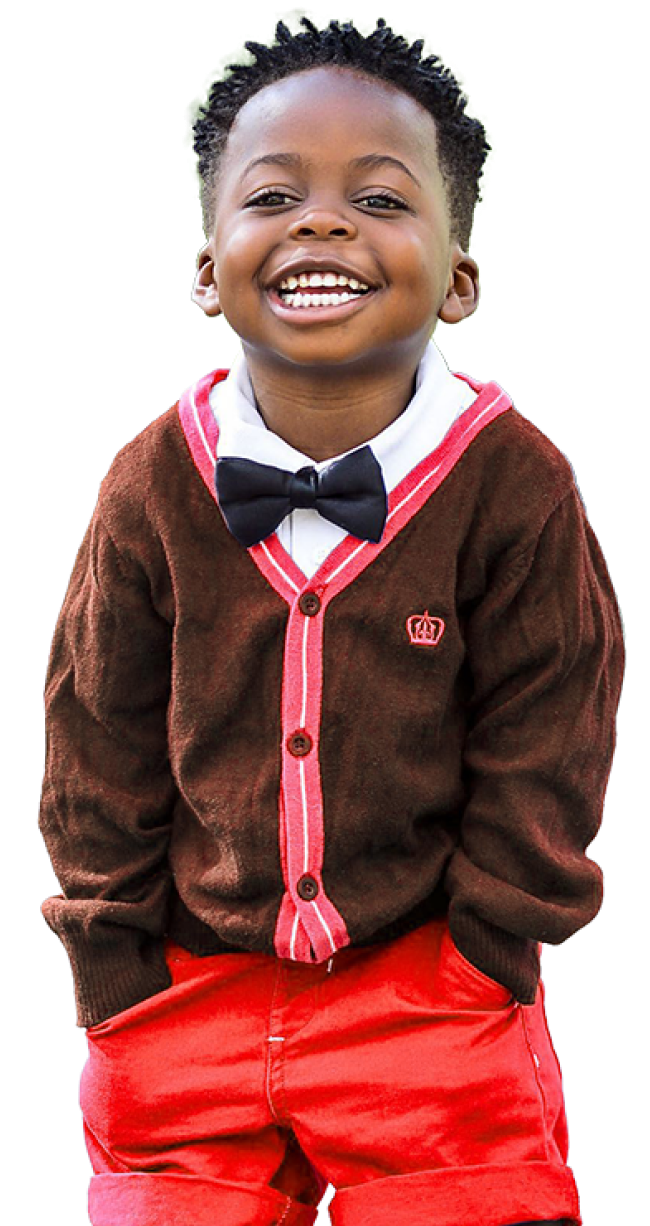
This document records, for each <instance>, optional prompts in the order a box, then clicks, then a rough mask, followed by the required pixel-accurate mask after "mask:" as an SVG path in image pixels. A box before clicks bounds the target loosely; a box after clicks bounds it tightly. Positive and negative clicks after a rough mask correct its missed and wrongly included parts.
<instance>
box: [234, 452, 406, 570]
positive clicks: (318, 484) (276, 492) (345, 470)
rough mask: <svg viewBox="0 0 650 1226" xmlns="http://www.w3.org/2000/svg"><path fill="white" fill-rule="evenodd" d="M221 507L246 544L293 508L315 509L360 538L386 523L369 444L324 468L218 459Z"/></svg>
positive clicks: (376, 533) (372, 536)
mask: <svg viewBox="0 0 650 1226" xmlns="http://www.w3.org/2000/svg"><path fill="white" fill-rule="evenodd" d="M215 485H216V489H217V497H218V499H219V506H220V507H221V511H222V513H223V517H224V519H225V521H226V524H227V525H228V527H229V529H230V531H231V532H232V534H233V536H234V537H236V538H237V540H238V541H240V542H241V544H242V545H245V546H246V548H247V549H248V548H250V546H251V545H256V544H257V543H258V541H263V540H264V539H265V538H266V537H267V536H270V535H271V533H272V532H275V529H276V528H277V526H278V524H280V523H282V520H283V519H284V518H285V517H286V516H287V515H289V514H290V512H291V511H293V510H295V509H296V508H297V507H313V508H314V509H315V510H316V511H318V513H319V515H322V516H323V518H324V519H328V520H329V521H330V523H332V524H338V526H339V528H344V529H345V530H346V532H351V533H352V535H353V536H358V537H359V538H360V539H361V540H364V541H375V542H376V541H379V540H380V539H381V534H382V532H383V530H384V524H385V523H386V513H387V503H386V488H385V486H384V479H383V477H382V472H381V468H380V466H379V464H378V462H377V460H376V459H375V456H374V455H373V453H372V451H371V449H370V447H360V448H359V450H358V451H352V452H350V454H349V455H346V456H343V459H341V460H336V461H335V462H334V463H333V464H330V466H329V468H326V469H324V470H323V472H321V473H318V472H316V469H315V468H311V467H307V468H301V469H300V470H299V471H298V472H297V473H291V472H285V471H284V469H282V468H274V467H272V465H270V464H258V463H257V461H256V460H241V459H238V458H236V457H230V456H224V457H223V458H222V459H219V460H217V467H216V472H215Z"/></svg>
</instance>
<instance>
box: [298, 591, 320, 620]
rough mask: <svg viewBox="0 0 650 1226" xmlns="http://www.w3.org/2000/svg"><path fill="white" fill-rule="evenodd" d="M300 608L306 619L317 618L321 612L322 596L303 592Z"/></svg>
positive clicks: (299, 603)
mask: <svg viewBox="0 0 650 1226" xmlns="http://www.w3.org/2000/svg"><path fill="white" fill-rule="evenodd" d="M298 608H299V609H300V612H301V613H304V615H305V617H315V616H316V614H317V613H320V610H321V600H320V596H318V595H317V594H316V592H303V594H302V596H301V597H300V600H299V601H298Z"/></svg>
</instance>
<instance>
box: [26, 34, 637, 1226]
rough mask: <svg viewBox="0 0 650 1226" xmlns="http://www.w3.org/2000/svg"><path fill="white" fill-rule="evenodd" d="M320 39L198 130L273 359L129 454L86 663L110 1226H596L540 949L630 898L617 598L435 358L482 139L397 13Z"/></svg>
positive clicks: (223, 103)
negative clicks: (607, 888) (620, 803)
mask: <svg viewBox="0 0 650 1226" xmlns="http://www.w3.org/2000/svg"><path fill="white" fill-rule="evenodd" d="M303 26H304V29H303V30H302V31H301V32H300V33H298V34H296V35H293V34H291V33H290V32H289V31H288V30H287V29H286V27H285V26H284V25H282V24H280V25H278V27H277V31H276V42H275V43H274V44H273V46H272V47H270V48H269V47H261V46H258V45H254V44H249V45H248V49H249V50H250V51H251V52H252V55H253V62H252V63H250V64H248V65H246V66H239V67H235V68H233V69H231V70H230V71H229V73H228V74H227V75H226V76H225V78H224V80H222V81H219V82H217V83H216V84H215V85H214V86H213V88H212V91H211V93H210V97H209V99H208V102H207V105H206V106H205V107H204V108H203V109H202V111H201V113H200V115H199V118H198V120H197V123H196V127H195V133H196V149H197V152H198V154H199V170H200V175H201V179H202V199H203V208H204V218H205V228H206V234H207V243H206V245H205V247H204V248H203V250H202V252H201V254H200V257H199V266H198V274H197V278H196V283H195V290H194V294H195V299H196V301H197V302H198V303H199V305H200V306H201V307H202V308H203V310H204V311H205V312H206V313H207V314H208V315H211V316H214V315H218V314H219V313H220V312H223V313H224V315H225V316H226V318H227V319H228V321H229V323H230V324H231V326H232V327H233V328H234V329H235V331H236V332H237V333H238V334H239V336H240V338H241V342H242V350H243V353H242V358H241V361H240V362H239V363H237V364H236V365H235V367H234V368H233V369H232V370H231V371H230V373H229V374H228V375H227V377H226V372H224V371H217V372H215V373H212V374H210V375H208V376H206V377H205V378H203V379H200V380H199V382H198V383H197V384H196V385H195V386H194V387H193V388H191V389H190V390H189V391H188V392H187V393H185V395H184V396H183V397H182V398H181V400H180V402H179V404H178V405H177V406H175V407H174V409H172V410H170V411H169V412H168V413H166V414H165V415H164V416H163V417H161V418H160V419H159V420H158V421H156V422H154V423H153V424H152V425H151V426H150V427H149V428H148V429H147V430H145V431H144V432H143V434H141V435H140V436H139V437H138V438H137V439H136V440H135V441H134V442H132V443H131V444H129V446H127V447H126V448H125V449H124V450H123V451H122V452H121V453H120V454H119V456H118V457H117V459H116V460H115V462H114V464H113V466H112V468H111V470H110V472H109V474H108V476H107V478H106V480H105V482H104V483H103V485H102V490H101V493H100V497H99V502H98V506H97V509H96V512H95V515H94V517H93V520H92V523H91V525H90V528H89V530H88V533H87V535H86V538H85V540H84V543H83V545H82V548H81V550H80V553H79V556H78V559H77V562H76V565H75V569H74V572H73V576H72V580H71V584H70V588H69V591H68V594H67V597H66V600H65V604H64V607H63V611H62V614H61V618H60V621H59V624H58V627H57V632H56V637H55V641H54V646H53V651H52V657H51V663H50V669H49V674H48V681H47V692H46V701H47V710H48V727H49V743H48V757H47V767H46V777H45V785H44V792H43V806H42V829H43V833H44V835H45V838H46V840H47V843H48V847H49V849H50V852H51V855H52V860H53V863H54V866H55V869H56V871H57V874H58V876H59V878H60V881H61V884H62V888H63V891H64V893H63V895H62V896H60V897H57V898H52V899H49V900H48V902H47V903H46V904H45V906H44V912H45V916H46V919H47V921H48V923H49V924H50V926H51V927H52V928H53V929H54V931H55V932H57V933H58V935H59V936H60V937H61V939H62V940H63V941H64V942H65V944H66V947H67V949H68V952H69V954H70V958H71V962H72V967H73V971H74V976H75V984H76V993H77V1004H78V1017H79V1023H80V1024H81V1025H85V1026H87V1027H88V1037H89V1052H90V1054H89V1060H88V1063H87V1065H86V1068H85V1071H84V1077H83V1084H82V1107H83V1112H84V1124H85V1130H86V1138H87V1144H88V1149H89V1153H90V1157H91V1160H92V1164H93V1169H94V1172H95V1174H94V1177H93V1179H92V1182H91V1192H90V1216H91V1220H92V1222H93V1223H94V1224H95V1226H117V1224H118V1223H125V1224H127V1223H128V1226H154V1223H155V1224H156V1226H158V1224H160V1223H165V1226H214V1224H215V1223H217V1222H218V1223H219V1224H220V1226H252V1224H253V1223H259V1224H260V1226H269V1224H270V1223H276V1224H277V1226H279V1224H280V1223H282V1226H288V1224H289V1223H292V1224H293V1223H300V1224H301V1226H303V1224H307V1223H311V1222H313V1221H314V1218H315V1216H316V1211H317V1209H316V1207H317V1205H318V1201H319V1199H320V1197H321V1195H322V1192H323V1190H324V1187H325V1186H326V1184H327V1183H328V1182H330V1183H332V1184H333V1185H334V1187H335V1189H336V1195H335V1197H334V1200H333V1202H332V1207H331V1214H332V1220H333V1222H334V1223H335V1224H336V1226H361V1224H362V1223H363V1224H366V1223H369V1224H372V1226H383V1224H384V1223H390V1224H391V1226H397V1224H401V1223H403V1224H404V1226H434V1224H435V1226H510V1224H511V1223H531V1222H547V1223H548V1222H551V1221H562V1222H565V1223H567V1222H579V1221H580V1213H579V1204H578V1196H577V1191H576V1187H575V1183H574V1179H573V1176H572V1173H571V1171H570V1169H569V1167H568V1166H567V1133H566V1122H565V1113H564V1106H563V1099H562V1086H561V1078H560V1072H559V1068H558V1064H557V1060H556V1057H555V1054H554V1052H553V1048H552V1045H551V1042H550V1038H549V1035H548V1030H547V1027H546V1022H545V1016H544V1005H543V989H542V985H541V982H540V979H539V952H540V945H541V943H542V942H544V941H549V942H552V943H558V942H561V941H563V940H565V939H566V938H567V937H568V936H570V935H571V934H572V933H573V932H575V931H576V930H577V929H578V928H580V927H581V926H582V925H584V924H586V923H587V922H589V921H590V920H591V919H592V918H593V917H594V915H595V914H596V912H597V911H598V908H599V905H600V900H601V875H600V871H599V869H598V868H597V866H596V865H595V864H594V863H593V862H592V861H591V860H590V859H588V858H587V856H586V855H585V849H586V847H587V846H588V844H589V842H590V841H591V839H592V838H593V837H594V835H595V833H596V830H597V828H598V825H599V821H600V817H601V812H602V802H603V795H604V790H605V785H606V781H607V776H608V772H609V768H610V763H611V755H612V749H613V740H614V714H615V708H616V704H617V700H618V694H619V689H620V683H621V673H622V636H621V629H620V623H619V620H618V614H617V608H616V602H615V598H614V595H613V592H612V589H611V584H610V581H609V578H608V575H607V571H606V568H605V565H604V562H603V559H602V556H601V554H600V551H599V549H598V545H597V543H596V541H595V539H594V536H593V533H592V532H591V530H590V528H589V525H588V523H587V521H586V518H585V513H584V508H583V506H582V503H581V500H580V497H579V494H578V492H577V489H576V487H575V484H574V481H573V478H572V473H571V469H570V467H569V465H568V463H567V461H566V460H565V459H564V458H563V456H562V455H560V454H559V453H558V451H557V450H556V449H555V448H554V447H553V446H552V444H551V443H549V442H548V440H547V439H546V438H545V437H544V436H543V435H542V434H540V432H539V431H538V430H537V429H535V427H533V426H532V425H531V424H530V423H529V422H528V421H526V419H525V418H523V417H521V416H520V415H519V414H518V413H517V412H516V411H515V410H514V408H513V407H512V404H511V402H510V400H509V399H508V397H507V395H506V393H505V392H503V391H502V390H501V388H500V387H499V386H498V385H497V384H495V383H489V384H486V385H481V384H479V383H476V382H475V381H474V380H471V379H467V378H465V377H457V376H453V375H451V374H450V373H449V371H448V370H447V368H446V366H445V364H444V362H443V360H442V358H441V356H440V354H439V353H438V351H437V349H436V348H435V346H434V345H433V342H432V341H431V335H432V333H433V331H434V328H435V326H436V323H437V320H438V319H443V320H445V321H446V322H447V323H456V322H458V321H460V320H461V319H463V318H465V316H468V315H470V314H471V313H472V312H473V311H474V310H475V309H476V306H477V301H478V270H477V266H476V263H475V261H474V260H473V259H472V258H471V257H470V256H469V255H468V254H467V248H468V243H469V236H470V229H471V222H472V214H473V209H474V205H475V202H476V199H477V197H478V183H479V179H480V175H481V170H482V166H483V162H484V159H485V156H486V153H487V151H488V146H487V143H486V140H485V133H484V130H483V128H482V126H481V125H480V124H479V123H478V122H476V121H475V120H472V119H470V118H469V117H468V116H467V115H466V113H465V105H466V100H465V99H464V97H463V96H462V94H461V93H460V90H459V87H458V85H457V83H456V81H455V80H454V78H453V77H452V76H451V75H450V74H449V73H448V71H447V70H446V69H444V68H443V67H442V66H441V64H440V63H439V61H438V60H437V59H436V58H434V57H431V58H428V59H422V54H421V52H422V45H421V44H420V43H416V44H414V45H413V46H412V47H409V46H408V45H407V44H406V43H405V41H404V40H403V39H401V38H399V37H398V36H396V35H394V34H393V32H392V31H391V30H390V29H388V28H387V27H386V26H385V25H384V23H383V22H379V23H378V25H377V28H376V30H375V31H374V32H373V33H372V34H371V35H370V36H369V37H367V38H365V37H362V36H361V35H360V34H359V33H358V32H357V31H356V30H355V29H354V28H353V27H352V26H350V25H344V26H339V25H338V24H336V23H332V24H331V25H330V27H329V28H328V29H326V30H323V31H318V30H317V29H316V28H315V27H314V26H313V25H311V24H310V23H309V22H308V21H306V20H303Z"/></svg>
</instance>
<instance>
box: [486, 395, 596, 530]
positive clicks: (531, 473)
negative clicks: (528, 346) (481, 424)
mask: <svg viewBox="0 0 650 1226" xmlns="http://www.w3.org/2000/svg"><path fill="white" fill-rule="evenodd" d="M476 441H477V442H479V446H478V447H476V448H475V449H473V448H470V449H469V451H470V455H469V456H468V459H470V462H471V461H472V460H473V462H474V463H475V465H476V469H477V476H478V479H479V480H480V483H481V487H482V490H483V493H484V494H487V493H489V492H491V493H492V496H493V497H495V498H498V499H499V500H500V501H503V502H507V501H509V500H510V499H514V500H515V501H516V502H519V501H520V500H521V499H522V498H523V499H525V501H526V502H527V503H529V504H533V503H535V504H537V506H538V509H539V511H540V513H543V512H544V508H546V509H547V510H548V511H550V510H552V508H553V507H554V506H556V505H557V504H558V503H559V502H561V501H562V499H563V498H564V497H566V495H567V494H568V493H569V492H570V491H571V490H574V489H575V488H576V484H575V475H574V472H573V468H572V467H571V464H570V462H569V460H568V459H567V457H566V456H565V455H564V453H563V452H562V451H560V449H559V447H557V446H556V445H555V443H553V442H552V441H551V439H550V438H548V436H547V435H546V434H544V433H543V431H542V430H540V429H539V427H538V426H536V425H535V424H534V423H533V422H532V421H530V420H529V418H527V417H525V416H524V415H523V413H521V412H520V411H519V410H518V409H517V408H515V406H514V404H512V402H510V408H509V409H508V411H507V412H505V413H502V414H501V415H500V416H499V417H497V418H496V419H495V420H494V421H492V422H491V423H490V424H489V425H487V426H486V427H485V429H484V430H482V431H481V433H480V434H479V436H478V439H477V440H476ZM472 451H473V452H474V454H473V456H471V453H472Z"/></svg>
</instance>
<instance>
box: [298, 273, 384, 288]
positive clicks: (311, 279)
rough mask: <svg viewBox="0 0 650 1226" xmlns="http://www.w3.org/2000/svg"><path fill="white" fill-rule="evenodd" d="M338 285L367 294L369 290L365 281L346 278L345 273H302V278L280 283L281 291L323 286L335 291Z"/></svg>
mask: <svg viewBox="0 0 650 1226" xmlns="http://www.w3.org/2000/svg"><path fill="white" fill-rule="evenodd" d="M337 285H339V286H346V287H348V288H349V289H352V290H355V291H356V292H361V293H364V292H366V291H367V290H368V288H369V287H368V286H367V285H366V284H365V283H364V282H363V281H357V279H356V277H346V276H345V275H344V274H343V273H335V272H311V273H306V272H301V273H300V276H298V277H295V276H291V277H286V278H285V280H284V281H281V282H280V285H279V289H281V290H296V289H298V288H300V289H321V288H322V287H323V286H326V287H327V288H328V289H333V288H334V287H335V286H337Z"/></svg>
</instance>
